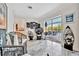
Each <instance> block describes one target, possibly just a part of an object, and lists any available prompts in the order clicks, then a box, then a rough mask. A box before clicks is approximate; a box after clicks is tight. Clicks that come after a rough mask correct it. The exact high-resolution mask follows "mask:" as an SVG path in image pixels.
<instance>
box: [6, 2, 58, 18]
mask: <svg viewBox="0 0 79 59" xmlns="http://www.w3.org/2000/svg"><path fill="white" fill-rule="evenodd" d="M7 5H8V8H9V9H11V10H13V11H14V13H15V14H16V15H18V16H21V17H31V18H39V17H40V16H42V15H44V14H46V13H48V12H49V11H51V10H53V9H55V8H56V7H58V6H59V5H60V4H58V3H7ZM28 6H32V9H29V8H28Z"/></svg>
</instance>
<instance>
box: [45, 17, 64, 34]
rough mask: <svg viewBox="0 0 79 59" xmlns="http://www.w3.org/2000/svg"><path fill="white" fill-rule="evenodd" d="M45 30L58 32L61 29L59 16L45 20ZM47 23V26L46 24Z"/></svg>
mask: <svg viewBox="0 0 79 59" xmlns="http://www.w3.org/2000/svg"><path fill="white" fill-rule="evenodd" d="M44 24H45V32H48V34H52V33H55V34H56V33H58V32H61V31H62V30H63V26H62V19H61V16H58V17H55V18H53V19H50V20H47V21H45V23H44ZM46 25H47V26H46Z"/></svg>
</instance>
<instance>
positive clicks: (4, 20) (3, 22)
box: [0, 3, 7, 29]
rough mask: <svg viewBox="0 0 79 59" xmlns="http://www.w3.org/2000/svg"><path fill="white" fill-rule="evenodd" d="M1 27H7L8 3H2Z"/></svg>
mask: <svg viewBox="0 0 79 59" xmlns="http://www.w3.org/2000/svg"><path fill="white" fill-rule="evenodd" d="M0 29H7V5H6V3H0Z"/></svg>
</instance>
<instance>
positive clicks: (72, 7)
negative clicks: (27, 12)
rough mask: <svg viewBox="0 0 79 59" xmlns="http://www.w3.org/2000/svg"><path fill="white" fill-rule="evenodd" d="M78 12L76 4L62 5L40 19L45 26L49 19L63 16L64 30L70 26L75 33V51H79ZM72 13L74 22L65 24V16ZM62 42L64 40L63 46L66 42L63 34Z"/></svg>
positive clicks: (78, 5)
mask: <svg viewBox="0 0 79 59" xmlns="http://www.w3.org/2000/svg"><path fill="white" fill-rule="evenodd" d="M78 10H79V4H75V3H74V4H73V3H71V4H68V3H66V4H61V5H60V6H58V7H57V8H55V9H54V10H51V11H50V12H48V13H47V14H45V15H43V16H42V17H40V19H41V23H42V25H43V26H44V21H45V20H47V19H48V20H49V19H51V18H53V17H55V16H58V15H61V17H62V22H63V24H62V25H63V26H64V29H65V27H66V26H67V25H69V26H70V27H71V29H72V31H73V33H74V36H75V42H74V46H73V49H74V50H75V51H79V40H78V38H79V34H78V32H79V27H78V25H79V19H78V18H79V17H78V16H79V14H78V13H79V11H78ZM71 13H73V14H74V21H73V22H71V23H66V22H65V16H66V15H68V14H71ZM63 32H64V30H63ZM61 40H62V45H63V42H64V40H63V34H62V39H61Z"/></svg>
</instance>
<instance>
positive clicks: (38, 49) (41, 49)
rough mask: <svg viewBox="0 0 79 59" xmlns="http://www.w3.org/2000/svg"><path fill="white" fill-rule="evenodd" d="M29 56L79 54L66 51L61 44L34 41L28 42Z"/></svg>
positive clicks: (48, 41)
mask: <svg viewBox="0 0 79 59" xmlns="http://www.w3.org/2000/svg"><path fill="white" fill-rule="evenodd" d="M27 51H28V55H31V56H47V53H48V54H49V55H50V56H77V55H79V53H76V52H73V53H72V52H71V51H69V50H66V49H64V48H63V47H62V46H61V44H59V43H56V42H52V41H50V40H34V41H28V42H27Z"/></svg>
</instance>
